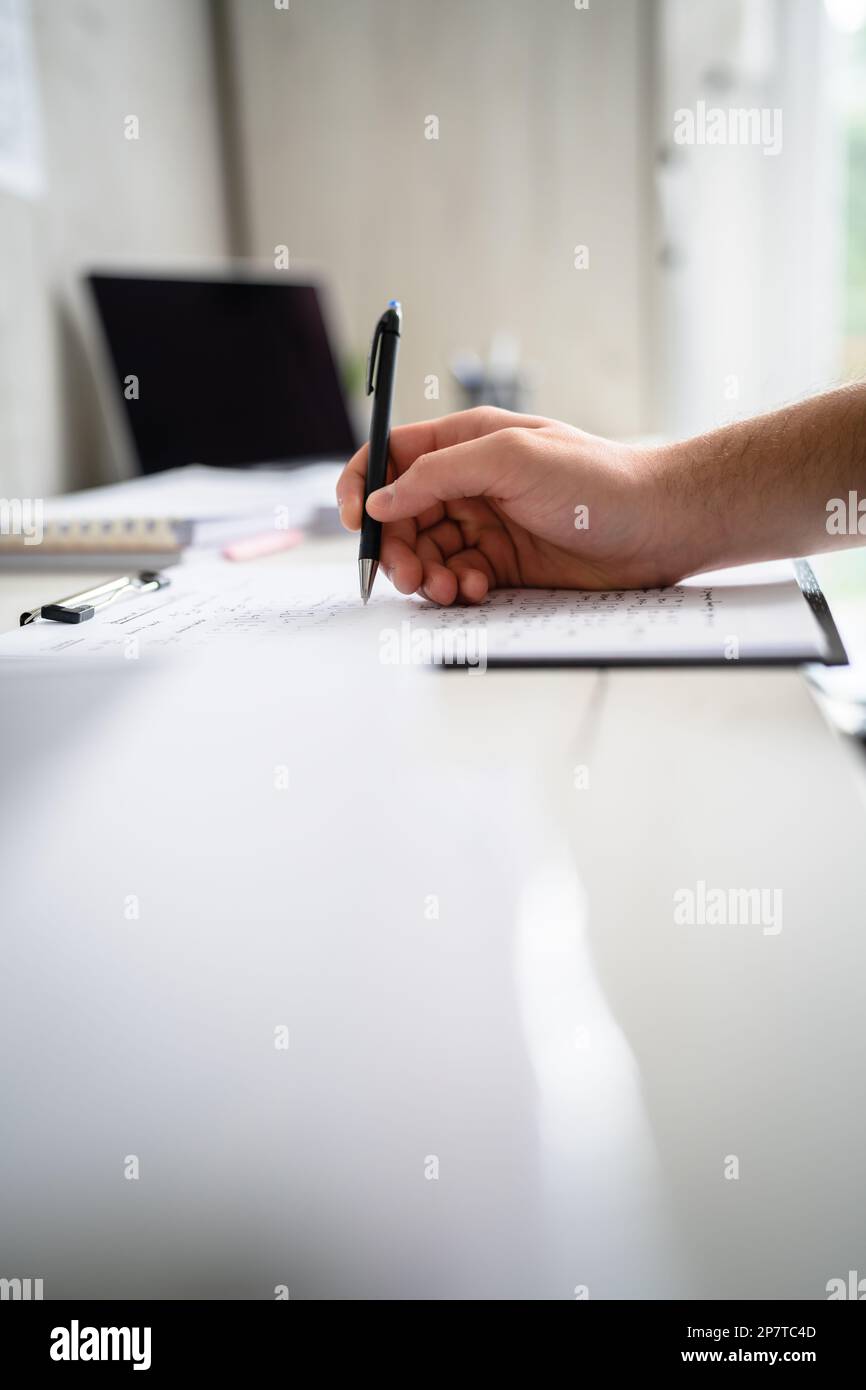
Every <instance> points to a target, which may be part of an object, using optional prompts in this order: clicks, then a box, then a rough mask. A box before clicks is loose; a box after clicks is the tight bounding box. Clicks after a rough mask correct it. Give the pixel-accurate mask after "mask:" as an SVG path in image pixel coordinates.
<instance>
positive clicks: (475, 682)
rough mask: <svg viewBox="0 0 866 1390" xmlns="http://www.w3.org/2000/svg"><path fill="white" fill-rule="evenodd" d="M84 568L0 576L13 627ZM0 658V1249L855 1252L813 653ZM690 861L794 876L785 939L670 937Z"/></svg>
mask: <svg viewBox="0 0 866 1390" xmlns="http://www.w3.org/2000/svg"><path fill="white" fill-rule="evenodd" d="M316 553H319V554H322V555H323V556H324V557H327V558H333V556H334V554H335V553H339V554H345V555H346V559H347V563H352V557H353V550H352V547H351V544H349V545H348V546H346V547H343V546H342V544H341V543H334V544H333V545H332V544H330V543H329V544H328V545H327V546H323V547H321V550H319V551H317V552H316ZM309 557H310V550H309V548H307V550H306V553H304V552H302V551H299V552H295V553H294V554H293V555H291V556H284V557H280V558H279V559H276V560H272V561H268V562H265V563H273V564H284V565H291V564H295V563H298V562H299V560H300V559H309ZM76 582H77V577H73V578H72V582H70V583H67V581H66V579H65V578H64V579H63V580H62V582H61V584H60V586H59V587H58V585H57V576H56V575H55V576H51V577H50V582H49V584H47V585H46V586H45V589H44V594H42V593H39V592H35V591H34V589H33V586H32V583H30V584H28V586H27V593H26V596H23V590H22V588H21V586H20V585H19V586H18V590H17V592H15V593H13V584H12V581H11V580H10V578H9V577H8V576H4V577H0V616H2V617H3V619H4V620H5V621H6V622H8V621H9V615H10V614H12V615H13V619H14V617H15V616H16V615H17V612H18V610H19V608H21V607H29V606H32V604H33V603H34V602H37V601H39V599H40V597H41V596H44V597H45V598H48V597H56V596H57V594H58V593H60V592H65V591H66V590H72V589H73V588H74V587H75V584H76ZM4 679H5V691H6V703H7V710H9V711H13V712H14V717H13V718H7V719H6V720H5V721H4V725H5V727H4V734H3V739H4V747H3V765H4V787H5V789H6V794H5V796H4V798H3V822H4V823H3V827H2V838H0V844H2V847H3V848H2V855H3V882H4V895H3V896H4V912H3V921H4V928H3V959H2V971H0V1046H2V1051H3V1056H4V1058H5V1061H6V1066H5V1068H4V1071H3V1083H2V1086H3V1090H2V1095H0V1106H2V1111H3V1113H4V1115H5V1116H6V1117H7V1125H8V1138H7V1141H6V1143H5V1145H4V1148H3V1155H2V1173H3V1184H2V1191H3V1198H2V1201H3V1206H4V1214H3V1230H4V1235H3V1265H4V1268H3V1269H2V1270H0V1274H3V1275H6V1276H11V1275H19V1276H26V1275H30V1276H33V1277H43V1278H44V1279H45V1293H46V1297H49V1298H50V1297H65V1296H70V1297H71V1296H83V1297H100V1296H101V1297H107V1296H121V1297H133V1296H140V1297H158V1296H162V1297H184V1296H187V1297H236V1296H241V1297H251V1298H272V1297H273V1296H274V1289H275V1286H277V1285H280V1284H285V1285H288V1287H289V1290H290V1293H291V1296H292V1297H293V1298H303V1297H312V1296H322V1297H325V1296H326V1297H379V1296H402V1297H416V1296H422V1297H443V1296H456V1297H460V1296H492V1297H499V1296H503V1297H510V1296H521V1297H522V1296H526V1297H551V1298H566V1299H567V1298H572V1297H574V1296H575V1293H574V1291H575V1289H576V1288H577V1287H578V1286H588V1289H589V1294H590V1296H591V1297H594V1298H599V1297H610V1296H625V1297H650V1298H653V1297H666V1296H673V1295H679V1296H686V1297H702V1296H705V1295H720V1296H724V1297H747V1298H759V1297H772V1296H776V1297H804V1298H822V1297H824V1296H825V1294H824V1290H825V1285H826V1283H827V1281H828V1279H831V1278H833V1277H836V1276H842V1277H847V1272H848V1270H850V1269H859V1270H860V1271H861V1274H866V1265H864V1261H866V1206H864V1203H863V1200H862V1175H863V1172H864V1170H866V1121H864V1118H863V1103H862V1102H863V1095H864V1082H866V1046H864V1034H866V1029H864V1022H863V1020H864V1017H866V1009H864V1005H866V936H864V933H863V923H864V908H863V892H864V888H863V869H864V864H866V801H864V798H863V795H862V782H861V772H860V768H859V764H858V762H857V759H856V756H855V754H854V753H853V751H852V750H849V749H848V748H847V747H845V746H843V745H842V744H841V743H840V742H839V741H838V740H837V739H836V738H835V737H834V736H833V735H832V734H831V733H830V732H829V731H828V729H827V728H826V726H825V724H824V722H823V720H822V719H821V717H820V716H819V714H818V712H817V710H816V708H815V706H814V705H813V703H812V700H811V698H810V696H809V693H808V691H807V689H806V687H805V685H804V684H803V682H802V680H801V678H800V677H799V676H798V675H796V674H794V673H787V672H772V673H763V672H759V671H747V670H736V669H725V670H722V671H718V672H714V671H708V672H688V671H682V672H670V671H668V672H631V673H629V672H620V673H611V674H609V675H607V676H598V675H596V674H594V673H592V672H576V673H566V672H562V673H556V672H553V673H540V672H536V673H531V672H527V673H509V672H487V673H485V674H484V675H476V676H469V675H462V674H456V673H441V672H440V673H423V672H419V671H416V670H409V671H407V670H399V669H398V670H395V669H394V668H384V669H383V668H381V667H380V668H378V669H375V670H374V669H372V668H371V669H369V670H366V671H363V672H353V671H351V670H346V669H345V666H344V665H343V664H341V662H340V657H339V653H337V654H336V656H335V657H334V658H329V659H327V660H325V661H323V662H321V663H317V664H315V665H309V664H305V665H302V666H300V667H299V666H298V664H297V661H296V659H295V657H294V654H293V653H290V652H287V651H272V652H269V653H268V654H267V655H264V656H263V657H262V659H261V660H260V661H257V662H255V663H253V664H252V665H251V666H250V668H249V669H248V670H247V671H246V672H245V674H244V676H243V679H242V680H241V681H240V682H239V683H238V682H237V681H235V682H234V683H232V684H229V683H228V682H227V681H224V680H223V679H222V678H221V675H220V661H219V659H218V658H217V656H216V654H214V656H213V658H211V657H208V658H207V659H205V660H202V661H201V662H196V663H195V665H194V666H192V667H190V668H189V669H185V670H184V671H183V673H180V672H177V671H171V670H166V669H162V668H157V669H140V668H138V667H136V666H135V663H130V669H129V670H125V671H123V672H121V673H120V674H119V675H115V676H112V677H111V679H110V680H108V679H106V678H104V677H102V676H100V675H99V674H98V673H91V674H88V675H80V676H76V677H69V678H68V679H65V680H52V681H45V680H43V681H41V682H40V681H39V680H38V678H36V677H34V676H32V675H29V674H27V673H26V672H24V671H23V670H16V671H14V672H11V673H10V674H9V675H8V676H6V677H5V678H4ZM578 766H581V767H585V768H586V769H587V770H588V778H589V785H588V786H587V787H581V788H577V787H575V768H576V767H578ZM278 768H286V769H287V771H288V782H289V786H288V789H287V790H285V791H283V790H278V789H277V788H276V787H275V784H274V783H275V770H276V769H278ZM578 780H579V781H580V780H584V778H583V777H582V776H579V777H578ZM12 788H14V789H15V791H14V795H13V794H12V791H11V789H12ZM371 789H372V790H371ZM700 879H703V880H704V881H706V883H707V884H709V885H712V886H724V887H733V888H740V887H742V888H750V887H766V888H775V887H780V888H781V889H782V891H783V903H784V919H783V929H782V931H781V932H779V933H778V934H777V935H765V934H763V933H762V931H761V928H760V926H745V927H731V926H728V927H712V926H703V927H701V926H691V927H684V926H677V925H675V923H674V920H673V894H674V892H675V891H676V890H677V889H678V888H681V887H688V886H694V885H695V884H696V882H697V881H698V880H700ZM431 895H435V897H436V899H438V918H437V917H435V916H434V915H433V913H434V899H433V897H432V896H431ZM133 898H135V899H137V900H138V905H139V916H138V918H137V919H136V918H135V917H133V918H132V919H131V920H130V919H129V917H128V916H127V915H125V913H126V911H127V910H128V908H129V905H130V903H131V902H132V900H133ZM280 1025H286V1026H287V1027H288V1029H289V1047H288V1050H285V1051H283V1050H277V1049H276V1048H275V1047H274V1029H275V1027H278V1026H280ZM128 1155H136V1156H137V1158H138V1160H139V1164H140V1177H139V1178H138V1180H137V1181H128V1180H126V1179H125V1178H124V1162H125V1160H126V1158H127V1156H128ZM732 1156H735V1157H736V1158H737V1159H738V1162H739V1178H738V1179H735V1180H731V1179H727V1178H726V1177H725V1166H726V1163H727V1166H728V1170H729V1171H731V1170H732V1166H733V1165H732V1163H731V1157H732ZM433 1157H435V1158H436V1159H438V1165H439V1175H438V1179H433V1180H430V1179H429V1178H428V1177H426V1176H425V1169H426V1171H427V1172H432V1171H433V1168H434V1164H433V1163H432V1158H433Z"/></svg>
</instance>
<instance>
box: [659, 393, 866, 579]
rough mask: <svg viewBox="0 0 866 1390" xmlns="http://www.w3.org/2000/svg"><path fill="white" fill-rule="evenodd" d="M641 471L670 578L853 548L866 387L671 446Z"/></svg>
mask: <svg viewBox="0 0 866 1390" xmlns="http://www.w3.org/2000/svg"><path fill="white" fill-rule="evenodd" d="M650 466H651V468H653V470H654V471H655V475H656V480H655V481H656V485H655V488H654V491H655V494H656V496H657V499H658V523H659V531H660V535H661V536H663V538H664V545H665V546H666V547H667V549H668V551H669V553H670V554H671V555H672V556H673V557H675V559H674V568H675V569H677V570H678V571H680V573H679V574H678V576H677V577H679V578H683V577H685V576H686V575H687V574H695V573H698V572H699V571H701V570H707V569H717V568H721V567H722V566H724V565H736V564H745V563H747V562H749V561H752V560H768V559H781V558H785V557H788V556H793V555H809V554H813V553H815V552H817V551H822V550H829V549H832V548H835V547H840V546H845V545H857V544H860V545H862V544H863V543H864V541H866V383H858V384H856V385H854V386H846V387H842V388H840V389H839V390H836V391H830V392H827V393H826V394H825V395H821V396H816V397H814V398H813V399H811V400H808V401H803V402H801V403H800V404H798V405H793V406H790V407H786V408H785V409H783V410H778V411H774V412H773V413H772V414H770V415H762V416H758V417H757V418H755V419H752V420H744V421H738V422H737V423H736V424H733V425H726V426H724V427H723V428H722V429H718V430H714V431H713V432H712V433H711V434H707V435H702V436H700V437H698V438H696V439H690V440H685V441H683V442H682V443H677V444H673V445H670V446H668V447H666V448H663V449H661V450H659V451H657V453H656V455H655V456H654V458H653V460H652V461H651V465H650ZM851 493H854V494H855V497H854V499H853V506H852V505H851V499H850V497H849V494H851ZM834 499H835V500H836V501H837V502H838V505H834ZM860 502H863V511H862V512H860V511H859V510H858V503H860ZM843 509H844V512H843ZM858 522H861V523H862V530H860V531H858ZM672 577H673V576H672Z"/></svg>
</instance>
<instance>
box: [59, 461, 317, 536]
mask: <svg viewBox="0 0 866 1390" xmlns="http://www.w3.org/2000/svg"><path fill="white" fill-rule="evenodd" d="M340 471H341V465H339V464H334V463H317V464H306V465H304V466H303V467H298V468H286V469H273V468H269V469H249V468H243V469H242V468H210V467H206V466H205V465H204V464H189V465H188V466H186V467H183V468H170V469H167V470H166V471H165V472H162V473H151V474H148V475H146V476H145V477H142V478H131V479H129V480H128V481H127V482H123V483H111V484H109V485H108V486H106V487H95V488H89V489H88V490H87V491H85V492H75V493H72V494H70V495H69V496H68V497H53V498H49V500H48V501H47V502H46V505H45V520H46V521H47V522H55V521H120V520H136V521H146V520H151V519H154V518H156V519H161V520H167V521H186V520H188V521H213V520H219V519H222V518H225V517H245V516H272V515H273V514H274V512H275V511H276V509H277V508H279V507H285V508H286V509H287V512H288V516H289V522H290V524H291V525H292V526H301V525H303V524H304V523H305V521H306V520H307V519H308V518H309V517H310V516H311V515H312V514H313V512H314V511H315V510H316V508H318V507H322V506H332V507H334V508H335V509H336V501H335V496H334V489H335V488H336V484H337V478H338V477H339V475H340Z"/></svg>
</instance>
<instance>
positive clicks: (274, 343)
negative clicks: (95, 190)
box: [88, 274, 355, 473]
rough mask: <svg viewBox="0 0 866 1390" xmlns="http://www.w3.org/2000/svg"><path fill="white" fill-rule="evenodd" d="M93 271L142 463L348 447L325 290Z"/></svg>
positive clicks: (280, 456)
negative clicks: (322, 296)
mask: <svg viewBox="0 0 866 1390" xmlns="http://www.w3.org/2000/svg"><path fill="white" fill-rule="evenodd" d="M88 281H89V284H90V286H91V289H92V292H93V294H94V297H95V299H96V304H97V308H98V311H99V316H100V319H101V321H102V325H103V330H104V333H105V337H106V340H107V343H108V350H109V357H110V361H111V365H112V367H113V370H114V374H115V385H116V389H117V392H118V396H119V399H120V401H121V404H122V408H123V411H124V413H125V415H126V418H127V420H128V423H129V428H130V431H131V434H132V440H133V443H134V446H135V451H136V454H137V457H138V466H139V468H140V469H141V471H142V472H143V473H156V472H159V471H160V470H161V469H163V468H173V467H175V466H177V465H180V464H186V463H207V464H212V465H215V466H217V467H220V466H222V467H242V466H243V465H245V464H252V463H284V462H293V461H298V462H299V461H301V460H309V459H323V458H328V459H335V460H339V459H344V458H347V457H348V456H349V455H350V454H351V453H352V452H353V451H354V449H355V439H354V435H353V431H352V427H351V424H350V422H349V416H348V412H347V410H346V404H345V400H344V397H343V392H342V389H341V386H340V381H339V377H338V375H337V370H336V367H335V364H334V358H333V355H332V352H331V347H330V344H329V342H328V336H327V333H326V331H325V324H324V320H323V318H322V312H321V307H320V304H319V296H318V293H317V291H316V289H315V288H314V287H313V286H310V285H297V284H280V283H279V282H278V281H276V280H275V281H261V280H259V281H254V280H207V279H190V280H184V279H159V278H156V277H154V278H150V277H132V276H121V275H102V274H93V275H90V276H88Z"/></svg>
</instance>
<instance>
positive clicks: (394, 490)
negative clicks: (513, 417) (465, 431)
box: [367, 428, 528, 521]
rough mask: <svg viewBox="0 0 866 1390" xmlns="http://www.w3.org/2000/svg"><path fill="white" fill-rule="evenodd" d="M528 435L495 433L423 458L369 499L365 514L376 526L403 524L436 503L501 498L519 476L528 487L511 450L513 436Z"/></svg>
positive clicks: (507, 431)
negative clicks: (380, 524)
mask: <svg viewBox="0 0 866 1390" xmlns="http://www.w3.org/2000/svg"><path fill="white" fill-rule="evenodd" d="M526 433H527V431H526V430H523V429H520V428H513V429H504V430H497V431H496V432H495V433H493V434H487V435H484V436H483V437H482V438H480V439H470V440H468V441H467V442H466V443H464V444H453V445H451V447H450V448H447V449H436V450H435V451H434V452H433V453H430V454H421V455H419V457H418V458H417V459H415V461H414V463H412V464H410V465H409V467H408V468H407V469H406V471H405V473H401V474H400V476H399V477H398V478H396V479H395V480H394V482H393V483H389V484H388V486H387V487H382V488H379V489H378V490H377V491H376V492H371V493H370V496H369V497H368V498H367V511H368V512H369V513H370V516H372V517H373V518H374V520H376V521H403V520H404V519H405V518H406V517H416V516H420V515H421V513H422V512H426V511H427V510H428V508H430V507H432V506H433V505H434V503H436V502H450V501H453V500H454V499H456V498H460V497H484V496H487V495H491V496H496V497H499V498H505V497H506V496H507V494H508V492H509V490H510V487H511V485H512V483H513V481H514V479H515V477H516V475H517V474H518V472H519V473H520V475H521V483H522V485H523V486H525V485H526V481H527V479H526V473H525V471H523V469H521V468H519V466H518V465H519V459H518V457H517V455H518V450H517V448H516V447H515V446H516V444H517V439H516V436H523V435H525V434H526ZM527 462H528V460H527Z"/></svg>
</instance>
